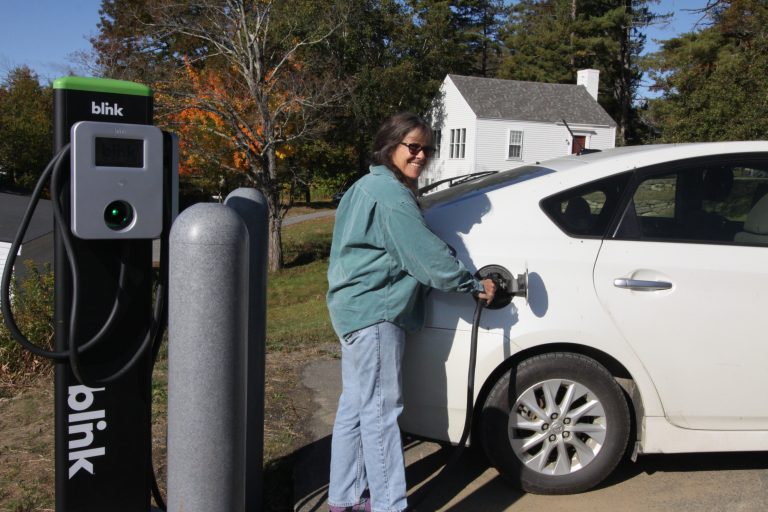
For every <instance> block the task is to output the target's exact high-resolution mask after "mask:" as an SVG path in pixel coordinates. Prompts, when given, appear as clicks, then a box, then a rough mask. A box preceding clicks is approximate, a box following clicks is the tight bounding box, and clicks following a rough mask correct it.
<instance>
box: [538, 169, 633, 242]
mask: <svg viewBox="0 0 768 512" xmlns="http://www.w3.org/2000/svg"><path fill="white" fill-rule="evenodd" d="M630 178H631V173H624V174H619V175H617V176H611V177H610V178H606V179H602V180H598V181H593V182H591V183H587V184H586V185H582V186H580V187H577V188H573V189H570V190H567V191H565V192H561V193H559V194H556V195H554V196H551V197H548V198H546V199H544V200H543V201H542V202H541V207H542V208H543V209H544V211H545V212H546V213H547V215H548V216H549V217H550V218H551V219H552V221H554V223H555V224H557V225H558V227H559V228H560V229H562V230H563V231H565V232H566V233H567V234H569V235H571V236H577V237H602V236H604V234H605V231H606V229H607V227H608V225H609V224H610V222H611V220H612V219H613V218H614V215H615V214H616V210H617V208H618V206H619V203H620V201H621V196H622V193H623V192H624V190H625V189H626V187H627V185H628V183H629V179H630Z"/></svg>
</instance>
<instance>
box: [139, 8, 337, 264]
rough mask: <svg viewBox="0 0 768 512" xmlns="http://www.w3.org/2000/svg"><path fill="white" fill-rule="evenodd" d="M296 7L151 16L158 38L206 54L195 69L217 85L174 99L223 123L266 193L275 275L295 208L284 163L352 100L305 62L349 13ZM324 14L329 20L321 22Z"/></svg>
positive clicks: (170, 11) (192, 61)
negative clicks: (186, 43)
mask: <svg viewBox="0 0 768 512" xmlns="http://www.w3.org/2000/svg"><path fill="white" fill-rule="evenodd" d="M285 4H286V3H280V5H279V7H280V8H285V7H286V6H285ZM290 4H291V9H293V10H294V11H292V14H293V16H275V9H276V6H275V5H273V2H272V1H270V0H267V1H258V0H256V1H253V0H251V1H248V0H221V1H219V2H213V1H211V0H201V1H187V2H169V1H167V2H159V3H154V5H153V6H152V7H151V8H150V9H151V14H152V20H153V21H152V22H151V24H152V26H153V28H154V30H155V31H156V34H157V35H158V37H162V38H165V39H167V38H169V37H174V36H181V37H184V38H188V39H189V40H191V41H198V42H199V43H201V47H202V48H204V52H201V55H197V56H196V55H192V56H190V58H189V59H188V68H189V69H196V70H204V73H207V75H206V76H208V77H215V79H213V78H212V79H211V80H213V81H210V80H209V81H208V82H206V79H205V77H203V78H200V79H199V80H198V81H197V82H196V83H191V84H189V85H190V86H191V87H190V88H189V89H188V90H187V91H185V92H183V93H181V92H179V91H174V94H176V96H177V97H179V96H183V98H182V99H183V102H184V105H185V106H187V107H192V108H196V109H199V110H202V111H206V112H210V113H211V114H214V115H216V116H217V117H218V118H220V119H221V120H223V126H222V127H219V128H217V129H214V130H213V132H215V133H216V134H217V135H219V136H220V137H222V139H225V140H226V141H227V143H228V144H231V145H232V147H233V149H234V151H235V152H236V153H237V154H238V155H239V157H238V160H239V163H240V165H239V167H240V168H245V172H246V173H247V176H248V179H249V181H250V182H251V183H252V184H253V186H255V187H256V188H257V189H259V190H260V191H261V192H262V193H264V195H265V197H266V199H267V203H268V207H269V268H270V269H271V270H276V269H279V268H281V267H282V266H283V254H282V248H281V227H282V220H283V215H284V214H285V211H286V210H287V206H286V205H284V204H281V190H282V184H283V180H282V179H281V176H280V172H279V160H280V156H281V155H282V154H284V152H286V151H290V147H291V143H292V142H296V141H298V140H299V139H302V138H307V137H310V136H312V135H313V134H317V133H318V132H319V131H320V130H321V129H322V126H323V114H324V112H325V111H326V110H327V107H329V106H331V105H334V104H336V103H338V100H339V99H340V98H341V97H342V96H343V94H344V89H343V87H341V86H340V84H339V82H338V81H331V80H329V79H328V78H327V77H322V76H318V75H317V73H310V72H307V70H306V69H305V63H303V62H301V60H300V59H301V54H302V49H304V48H306V47H309V46H312V45H318V44H321V43H323V42H324V41H326V40H327V39H328V38H329V37H330V35H331V34H332V33H333V32H334V31H335V30H337V28H338V27H339V26H340V25H341V23H342V20H343V13H341V12H339V11H337V10H334V9H333V8H328V7H329V6H328V5H327V4H326V5H325V6H318V5H316V3H315V2H311V1H307V2H290ZM337 4H338V3H336V4H335V5H337ZM300 9H303V11H302V12H300V13H299V12H296V11H297V10H300ZM321 12H322V13H323V14H324V17H323V18H318V16H319V13H321ZM308 17H309V18H311V19H308ZM292 20H293V21H292ZM196 59H197V60H196ZM196 76H198V77H201V76H203V75H202V73H200V74H198V75H196Z"/></svg>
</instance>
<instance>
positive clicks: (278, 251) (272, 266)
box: [269, 206, 284, 271]
mask: <svg viewBox="0 0 768 512" xmlns="http://www.w3.org/2000/svg"><path fill="white" fill-rule="evenodd" d="M278 208H279V206H278ZM274 212H275V210H272V209H271V208H270V214H269V270H270V271H275V270H280V269H281V268H283V263H284V262H283V246H282V232H281V230H282V225H283V219H282V217H281V216H280V215H274Z"/></svg>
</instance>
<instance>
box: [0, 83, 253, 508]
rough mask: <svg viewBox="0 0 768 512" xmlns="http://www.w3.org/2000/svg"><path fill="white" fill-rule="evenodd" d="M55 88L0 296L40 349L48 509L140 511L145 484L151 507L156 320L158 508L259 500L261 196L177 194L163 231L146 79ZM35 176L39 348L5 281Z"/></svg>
mask: <svg viewBox="0 0 768 512" xmlns="http://www.w3.org/2000/svg"><path fill="white" fill-rule="evenodd" d="M53 88H54V149H55V154H54V157H53V159H52V160H51V161H50V163H49V164H48V166H47V167H46V168H45V170H44V171H43V173H42V175H41V177H40V180H39V181H38V183H37V185H36V186H35V189H34V191H33V192H32V196H31V198H30V202H29V205H28V207H27V211H26V212H25V214H24V217H23V219H22V222H21V224H20V226H19V228H18V232H17V235H16V237H15V239H14V242H13V244H12V245H11V249H10V251H9V255H8V259H7V261H6V265H5V267H4V271H3V276H2V284H1V285H0V296H1V298H2V301H1V302H0V306H1V307H2V313H3V319H4V321H5V323H6V326H7V327H8V329H9V331H10V332H11V334H12V335H13V336H14V338H15V339H16V340H17V341H18V342H19V343H20V344H21V345H22V346H23V347H25V348H26V349H28V350H29V351H31V352H32V353H34V354H35V355H37V356H40V357H44V358H48V359H51V360H53V361H54V365H55V366H54V368H55V372H54V379H55V389H54V396H55V454H56V455H55V473H56V478H55V486H56V487H55V496H56V499H55V501H56V511H57V512H103V511H106V510H109V511H111V512H147V511H149V510H150V503H151V502H150V494H153V495H154V497H155V501H156V503H157V504H158V505H159V506H160V507H161V508H163V509H164V508H165V504H164V503H163V500H162V497H161V496H160V493H159V491H158V489H157V485H156V482H155V478H154V471H153V468H152V438H151V399H152V395H151V385H152V367H153V362H154V359H155V357H156V356H157V352H158V350H159V347H160V342H161V340H162V335H163V332H164V327H165V325H166V324H168V330H169V340H170V343H169V345H170V347H169V378H168V388H169V390H168V391H169V393H168V395H169V399H168V404H169V407H168V495H169V504H168V510H174V511H184V512H214V511H220V512H233V511H234V512H238V511H245V510H249V511H250V510H260V509H261V507H262V504H261V498H262V497H261V493H262V487H261V474H262V454H263V451H262V450H263V420H264V393H263V383H264V358H265V355H264V346H265V337H266V330H265V325H266V309H265V304H266V261H267V243H266V240H267V239H268V237H267V204H266V200H265V198H264V196H263V195H262V194H261V193H260V192H258V191H256V190H254V189H238V190H235V191H234V192H232V193H231V194H230V195H229V196H228V197H227V199H226V201H225V204H223V205H219V204H203V205H194V206H193V207H191V208H189V209H188V210H187V211H185V212H184V214H182V215H180V216H179V219H178V220H179V222H177V223H176V224H174V227H173V231H172V230H171V224H172V223H173V222H174V219H175V217H176V215H177V212H178V198H177V196H178V140H177V138H176V137H175V136H174V135H172V134H169V133H166V132H162V131H160V130H159V129H158V128H157V127H155V126H152V93H151V90H150V89H149V88H148V87H145V86H143V85H140V84H135V83H130V82H123V81H117V80H106V79H95V78H81V77H66V78H61V79H59V80H56V81H55V82H54V85H53ZM49 180H50V192H51V202H52V204H53V212H54V220H55V222H54V270H55V293H54V322H55V326H54V336H55V340H54V348H53V350H50V349H48V348H46V347H41V346H39V345H35V344H34V343H32V342H31V341H29V340H28V339H27V338H26V337H25V336H24V333H22V332H21V331H20V330H19V328H18V326H17V325H16V322H15V320H14V317H13V312H12V310H11V306H10V304H11V298H10V291H9V290H10V282H11V274H12V269H13V266H14V262H15V260H16V256H17V255H18V253H19V248H20V244H21V240H22V239H23V237H24V233H25V232H26V229H27V227H28V225H29V222H30V219H31V217H32V213H33V212H34V210H35V207H36V205H37V202H38V200H39V199H40V197H41V194H42V192H43V190H44V188H45V186H46V184H47V183H48V182H49ZM157 239H159V241H160V244H159V245H160V254H159V258H153V247H152V246H153V240H157ZM171 258H174V262H175V263H173V264H171V263H170V259H171ZM154 260H156V261H154ZM154 276H157V279H154ZM153 281H156V284H157V286H154V283H153ZM169 281H170V283H171V285H172V286H171V292H172V293H169V287H168V284H169ZM169 296H170V297H169ZM169 298H170V302H169ZM169 311H170V313H169ZM169 315H170V317H171V318H170V320H169V319H168V317H169ZM222 370H223V371H222Z"/></svg>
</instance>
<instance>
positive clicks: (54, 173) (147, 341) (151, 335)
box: [0, 144, 171, 510]
mask: <svg viewBox="0 0 768 512" xmlns="http://www.w3.org/2000/svg"><path fill="white" fill-rule="evenodd" d="M69 153H70V145H69V144H67V145H65V146H64V147H63V148H62V149H61V150H60V151H59V152H58V153H56V155H54V157H53V158H52V159H51V160H50V161H49V162H48V164H47V165H46V167H45V169H44V170H43V172H42V174H41V175H40V178H39V179H38V181H37V183H36V185H35V188H34V189H33V191H32V194H31V196H30V201H29V204H28V205H27V208H26V210H25V211H24V215H23V216H22V220H21V223H20V224H19V228H18V230H17V232H16V236H15V237H14V239H13V242H12V243H11V248H10V251H9V253H8V257H7V259H6V264H5V268H4V269H3V275H2V281H0V310H2V313H3V320H4V322H5V324H6V326H7V327H8V330H9V332H10V333H11V335H12V336H13V338H14V339H15V340H16V341H17V342H18V343H19V344H20V345H21V346H22V347H24V348H25V349H27V350H28V351H30V352H31V353H33V354H35V355H37V356H39V357H43V358H46V359H51V360H53V361H56V362H61V361H67V360H68V361H69V365H70V368H71V369H72V373H73V374H74V376H75V378H76V379H77V380H78V381H80V383H81V384H83V385H85V386H88V387H96V386H98V385H100V384H106V383H109V382H113V381H115V380H117V379H119V378H120V377H122V376H123V375H125V374H126V373H127V372H128V371H130V370H131V368H133V367H134V365H135V364H136V363H137V362H138V361H139V360H140V359H141V357H142V355H143V354H144V353H145V352H146V350H148V349H149V348H150V347H151V351H152V362H151V365H150V368H149V372H150V374H151V372H152V371H153V369H154V365H155V362H156V360H157V355H158V353H159V351H160V346H161V344H162V338H163V333H164V326H165V325H167V319H166V316H167V308H166V303H167V276H168V252H169V251H168V236H167V235H168V227H167V226H165V228H164V233H163V236H162V237H161V242H160V262H161V263H160V279H159V281H160V284H159V285H158V286H157V289H156V290H155V293H156V299H155V307H154V312H153V318H152V324H151V326H150V329H149V330H148V332H147V333H146V335H145V336H144V339H143V340H142V342H141V345H140V346H139V349H138V350H137V351H136V352H135V353H134V355H133V356H132V357H131V358H130V359H129V360H128V361H127V362H126V363H125V364H124V365H123V366H122V367H121V368H120V369H118V370H117V371H116V372H114V373H113V374H111V375H109V376H108V377H106V378H103V379H98V380H95V381H94V380H91V379H87V378H86V377H85V376H84V374H83V372H82V371H81V369H80V358H79V356H80V354H82V353H84V352H86V351H87V350H89V349H91V348H93V347H94V346H96V345H97V344H98V343H99V342H101V341H103V340H104V339H106V338H107V335H108V334H109V333H110V331H111V330H112V328H113V327H114V325H115V323H116V321H117V320H118V318H119V317H120V311H121V306H122V305H123V304H124V299H125V288H126V279H127V277H126V275H127V265H126V260H127V259H128V257H129V252H128V244H124V245H123V251H122V254H121V256H120V268H119V273H118V279H117V289H116V293H115V299H114V301H113V304H112V308H111V310H110V313H109V315H108V317H107V319H106V321H105V322H104V324H103V325H102V327H101V328H100V329H99V331H98V332H97V333H96V334H95V335H93V337H92V338H91V339H89V340H88V341H86V342H85V343H80V344H78V343H77V341H76V340H77V315H78V305H79V302H80V287H79V285H78V277H79V275H80V271H79V268H78V264H77V260H76V258H75V257H74V254H75V252H74V246H73V242H72V236H71V234H70V225H69V223H68V222H67V220H66V219H65V217H64V215H63V213H62V206H61V191H62V185H61V183H62V180H63V178H64V177H63V174H64V172H63V170H62V169H63V167H64V163H65V162H66V160H67V158H68V157H69ZM49 179H50V183H51V198H52V204H53V214H54V218H55V221H56V222H55V226H54V229H57V230H58V233H59V235H60V236H61V239H62V243H63V245H64V248H65V252H66V255H67V261H68V263H69V270H70V274H71V276H72V283H73V285H72V301H71V303H72V309H71V312H70V318H69V333H68V335H69V344H68V345H69V346H68V348H67V349H66V350H49V349H46V348H43V347H41V346H39V345H37V344H35V343H33V342H32V341H30V340H29V339H28V338H27V337H26V336H25V335H24V334H23V333H22V332H21V330H20V329H19V327H18V324H17V323H16V319H15V317H14V314H13V310H12V309H11V296H10V289H11V279H12V276H13V268H14V266H15V264H16V259H17V255H18V253H19V248H20V247H21V244H22V242H23V240H24V236H25V235H26V232H27V229H28V228H29V224H30V222H31V220H32V216H33V215H34V212H35V209H36V208H37V204H38V203H39V201H40V197H41V196H42V192H43V190H44V189H45V184H46V183H47V182H48V181H49ZM165 209H166V211H165V212H164V215H165V219H166V220H168V223H169V222H170V218H171V213H170V205H165ZM165 224H167V223H165ZM150 469H151V474H152V481H151V491H152V496H153V498H154V499H155V503H156V504H157V505H158V507H159V508H160V509H161V510H166V505H165V502H164V500H163V497H162V495H161V493H160V489H159V487H158V485H157V478H156V475H155V471H154V467H153V466H152V461H151V459H150Z"/></svg>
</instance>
